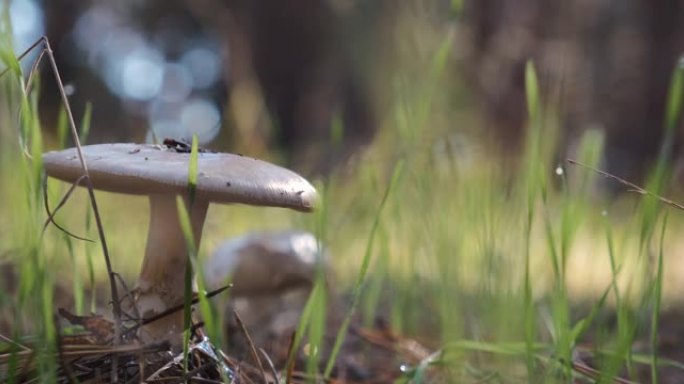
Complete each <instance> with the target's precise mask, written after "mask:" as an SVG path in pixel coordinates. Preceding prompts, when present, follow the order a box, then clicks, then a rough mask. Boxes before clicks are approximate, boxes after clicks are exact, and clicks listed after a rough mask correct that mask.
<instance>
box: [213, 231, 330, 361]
mask: <svg viewBox="0 0 684 384" xmlns="http://www.w3.org/2000/svg"><path fill="white" fill-rule="evenodd" d="M327 261H328V252H327V251H326V250H325V248H324V247H321V248H320V251H319V241H318V239H317V238H316V236H314V235H313V234H312V233H310V232H305V231H298V230H280V231H266V232H261V231H259V232H252V233H248V234H246V235H242V236H239V237H235V238H232V239H229V240H227V241H224V242H222V243H221V244H219V246H218V247H216V249H215V250H214V251H213V252H212V254H211V257H210V258H209V260H207V261H206V262H205V264H204V278H205V283H206V286H207V288H208V289H216V288H220V287H221V286H224V285H225V284H226V283H227V282H231V283H232V288H231V290H230V296H229V300H228V301H227V302H225V303H221V304H220V307H221V308H222V309H223V311H224V314H225V316H224V326H225V331H226V335H228V338H229V339H230V340H233V342H231V344H230V346H229V348H230V351H231V352H236V353H238V354H242V353H243V352H244V351H247V350H248V349H247V348H248V345H247V344H244V343H243V342H244V340H243V338H242V337H232V336H233V335H235V334H236V333H240V332H242V331H241V326H240V325H238V323H237V322H236V320H235V317H234V316H233V311H237V312H238V313H239V315H240V318H241V322H242V324H243V325H244V326H245V327H247V329H248V330H249V333H250V336H251V339H252V341H253V342H254V344H255V345H271V344H272V343H273V342H274V340H283V339H282V337H283V336H285V335H290V334H291V331H292V330H294V329H295V328H296V327H297V325H298V324H299V321H300V317H301V313H302V311H303V309H304V306H305V304H306V302H307V300H308V298H309V295H310V294H311V290H312V289H313V287H314V284H315V281H316V278H317V276H318V274H319V273H324V274H325V279H326V286H327V278H328V276H327ZM285 338H286V339H288V340H289V337H285Z"/></svg>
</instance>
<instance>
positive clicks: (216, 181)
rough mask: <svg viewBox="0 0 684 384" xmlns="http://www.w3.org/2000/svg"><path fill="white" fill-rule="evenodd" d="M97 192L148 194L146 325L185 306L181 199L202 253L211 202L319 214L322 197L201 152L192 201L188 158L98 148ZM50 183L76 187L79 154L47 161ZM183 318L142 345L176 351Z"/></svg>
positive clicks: (145, 334)
mask: <svg viewBox="0 0 684 384" xmlns="http://www.w3.org/2000/svg"><path fill="white" fill-rule="evenodd" d="M82 152H83V155H84V157H85V160H86V163H87V165H88V168H89V173H90V179H91V182H92V185H93V188H95V189H98V190H104V191H109V192H118V193H125V194H137V195H148V196H149V199H150V227H149V232H148V238H147V247H146V250H145V258H144V260H143V265H142V271H141V273H140V277H139V279H138V283H137V287H136V295H135V296H136V298H135V299H136V304H137V308H138V310H139V312H140V314H141V316H142V317H143V318H149V317H151V316H153V315H155V314H159V313H162V312H163V311H165V310H167V309H169V308H172V307H174V306H176V305H178V304H180V303H182V302H183V297H184V284H183V281H184V274H185V268H186V264H187V263H186V260H187V247H186V244H185V238H184V236H183V232H182V230H181V226H180V222H179V218H178V210H177V207H176V196H182V197H183V199H184V200H185V202H186V206H187V207H188V210H189V212H188V213H189V216H190V221H191V225H192V231H193V235H194V238H195V243H196V246H197V247H199V243H200V239H201V236H202V227H203V224H204V219H205V216H206V212H207V208H208V206H209V203H210V202H220V203H243V204H250V205H261V206H274V207H285V208H292V209H296V210H299V211H311V210H312V209H313V206H314V203H315V199H316V190H315V189H314V188H313V187H312V186H311V184H309V182H307V181H306V180H305V179H304V178H302V177H301V176H299V175H297V174H296V173H294V172H292V171H289V170H287V169H285V168H281V167H278V166H276V165H273V164H269V163H267V162H264V161H260V160H256V159H252V158H249V157H245V156H239V155H233V154H227V153H209V152H202V153H199V155H198V157H199V158H198V178H197V186H196V189H195V197H194V200H193V201H192V202H191V201H190V197H189V193H188V192H189V188H188V168H189V158H190V154H189V153H185V152H182V151H177V150H175V149H173V148H169V147H167V146H158V145H139V144H100V145H89V146H84V147H82ZM43 163H44V165H45V169H46V171H47V174H48V175H49V176H52V177H55V178H58V179H61V180H64V181H68V182H75V181H76V180H77V179H78V178H79V177H80V176H81V175H82V173H83V170H82V168H81V164H80V161H79V159H78V156H77V152H76V149H75V148H70V149H66V150H63V151H56V152H49V153H46V154H44V155H43ZM182 329H183V315H182V312H178V313H176V314H174V315H170V316H167V317H165V318H164V319H161V320H158V321H155V322H152V323H150V324H148V325H146V326H144V327H143V328H142V329H141V332H140V337H141V339H142V340H143V341H159V340H165V339H166V340H170V341H171V342H172V343H173V344H175V345H178V344H179V342H180V332H181V331H182Z"/></svg>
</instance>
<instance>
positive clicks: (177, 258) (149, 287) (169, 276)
mask: <svg viewBox="0 0 684 384" xmlns="http://www.w3.org/2000/svg"><path fill="white" fill-rule="evenodd" d="M185 201H186V206H187V207H188V208H189V212H188V213H189V216H190V223H191V225H192V232H193V236H194V239H195V246H196V247H197V248H199V241H200V238H201V236H202V227H203V225H204V219H205V217H206V214H207V208H208V206H209V203H208V202H207V201H203V200H195V201H194V202H193V204H188V199H187V198H185ZM187 249H188V248H187V245H186V242H185V236H184V235H183V231H182V229H181V225H180V221H179V218H178V208H177V206H176V196H175V195H173V194H163V195H162V194H159V195H151V196H150V227H149V232H148V235H147V248H146V249H145V259H144V260H143V265H142V271H141V273H140V278H139V279H138V286H137V297H136V304H137V308H138V311H139V312H140V315H141V316H142V318H149V317H151V316H153V315H155V314H159V313H161V312H163V311H165V310H167V309H169V308H171V307H173V306H175V305H178V304H180V303H182V302H183V298H184V293H185V289H184V287H185V283H184V276H185V268H186V266H187V264H188V263H187V261H188V259H187V258H188V253H187ZM182 330H183V312H182V311H179V312H178V313H174V314H171V315H169V316H167V317H165V318H162V319H159V320H157V321H155V322H153V323H150V324H148V325H146V326H144V327H143V328H141V332H140V337H141V339H142V340H143V341H152V340H154V341H159V340H164V339H167V340H170V341H172V343H174V341H175V342H179V341H180V334H181V331H182Z"/></svg>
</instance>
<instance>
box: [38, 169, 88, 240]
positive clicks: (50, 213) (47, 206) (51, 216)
mask: <svg viewBox="0 0 684 384" xmlns="http://www.w3.org/2000/svg"><path fill="white" fill-rule="evenodd" d="M84 178H85V176H81V177H79V178H78V179H76V181H75V182H74V183H73V184H71V187H70V188H69V190H68V191H67V193H65V194H64V196H63V197H62V199H61V200H60V201H59V204H57V206H56V207H55V209H54V210H53V211H50V204H49V201H48V195H47V177H45V178H44V179H43V205H44V206H45V212H46V213H47V216H48V217H47V219H46V220H45V224H43V233H45V230H46V229H47V227H48V225H49V224H50V223H52V225H54V226H55V227H57V229H59V230H60V231H62V232H64V233H65V234H66V235H67V236H70V237H73V238H74V239H78V240H83V241H88V242H91V243H94V241H93V240H90V239H87V238H85V237H81V236H77V235H74V234H73V233H71V232H69V231H68V230H67V229H66V228H64V227H62V226H61V225H59V224H57V222H56V221H55V215H56V214H57V212H58V211H59V210H60V208H62V206H64V204H66V202H67V200H69V197H70V196H71V194H72V193H73V192H74V190H75V189H76V187H77V186H78V185H79V184H81V182H82V181H83V179H84Z"/></svg>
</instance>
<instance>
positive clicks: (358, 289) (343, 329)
mask: <svg viewBox="0 0 684 384" xmlns="http://www.w3.org/2000/svg"><path fill="white" fill-rule="evenodd" d="M403 169H404V162H403V161H401V162H399V163H398V164H397V166H396V167H395V168H394V172H393V174H392V179H391V181H390V183H389V185H388V186H387V189H386V190H385V194H384V196H383V197H382V201H381V202H380V206H379V207H378V210H377V212H376V214H375V218H374V219H373V225H372V227H371V231H370V234H369V236H368V242H367V243H366V250H365V252H364V255H363V260H362V262H361V267H360V268H359V272H358V275H357V278H356V283H355V284H354V289H353V292H352V300H351V303H350V305H349V308H348V310H347V313H346V315H345V317H344V320H343V322H342V325H341V326H340V329H339V331H338V332H337V337H336V338H335V343H334V345H333V349H332V352H331V353H330V358H329V360H328V363H327V365H326V367H325V370H324V371H323V376H324V377H325V378H326V379H329V378H330V374H331V373H332V370H333V368H334V366H335V361H337V355H338V354H339V353H340V349H341V348H342V343H343V342H344V339H345V337H346V334H347V330H348V329H349V324H350V323H351V318H352V316H353V315H354V312H355V310H356V305H357V304H358V301H359V299H360V297H361V294H362V292H363V287H364V283H365V281H366V275H367V274H368V268H369V266H370V262H371V256H372V254H373V241H374V239H375V234H376V232H377V230H378V227H379V226H380V217H381V215H382V211H383V210H384V207H385V205H386V204H387V200H388V198H389V196H390V193H391V192H392V190H394V188H396V186H397V184H398V182H399V179H400V177H401V175H402V172H403Z"/></svg>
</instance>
